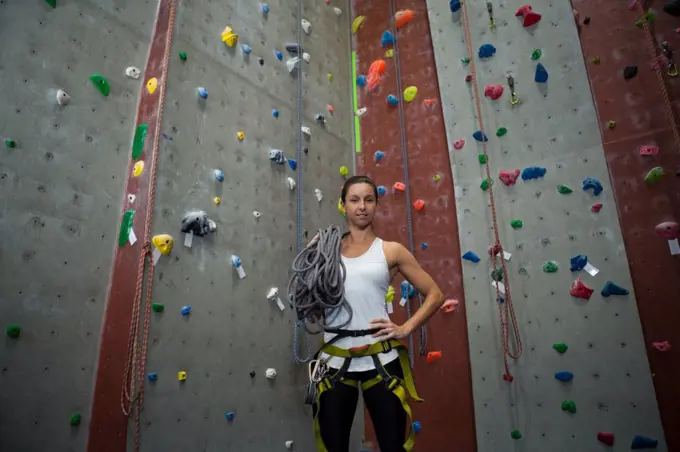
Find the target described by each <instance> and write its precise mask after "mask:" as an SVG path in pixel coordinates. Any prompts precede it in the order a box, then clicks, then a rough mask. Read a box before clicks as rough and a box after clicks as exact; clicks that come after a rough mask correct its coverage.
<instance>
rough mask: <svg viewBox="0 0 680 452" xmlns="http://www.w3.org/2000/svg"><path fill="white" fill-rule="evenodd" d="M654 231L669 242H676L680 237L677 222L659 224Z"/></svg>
mask: <svg viewBox="0 0 680 452" xmlns="http://www.w3.org/2000/svg"><path fill="white" fill-rule="evenodd" d="M654 231H656V233H657V234H658V235H660V236H661V237H663V238H665V239H668V240H674V239H677V238H678V237H679V236H680V227H678V223H676V222H675V221H664V222H663V223H659V224H657V225H656V227H655V228H654Z"/></svg>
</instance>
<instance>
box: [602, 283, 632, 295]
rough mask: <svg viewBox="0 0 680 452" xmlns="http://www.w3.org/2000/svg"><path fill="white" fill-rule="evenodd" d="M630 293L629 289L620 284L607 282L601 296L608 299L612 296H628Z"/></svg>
mask: <svg viewBox="0 0 680 452" xmlns="http://www.w3.org/2000/svg"><path fill="white" fill-rule="evenodd" d="M629 293H630V292H628V289H625V288H623V287H621V286H619V285H618V284H614V283H613V282H611V281H607V282H606V283H604V288H602V291H601V292H600V295H602V296H603V297H608V296H610V295H628V294H629Z"/></svg>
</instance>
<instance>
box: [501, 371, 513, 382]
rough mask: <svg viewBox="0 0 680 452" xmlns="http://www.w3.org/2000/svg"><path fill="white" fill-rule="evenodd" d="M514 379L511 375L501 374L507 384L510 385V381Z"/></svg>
mask: <svg viewBox="0 0 680 452" xmlns="http://www.w3.org/2000/svg"><path fill="white" fill-rule="evenodd" d="M514 379H515V378H514V377H513V376H512V375H510V374H508V373H506V374H503V380H505V381H507V382H508V383H512V381H513V380H514Z"/></svg>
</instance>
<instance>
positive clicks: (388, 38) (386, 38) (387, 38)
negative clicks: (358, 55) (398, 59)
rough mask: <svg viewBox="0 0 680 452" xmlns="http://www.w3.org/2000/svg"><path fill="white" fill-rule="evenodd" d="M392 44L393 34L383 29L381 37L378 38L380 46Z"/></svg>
mask: <svg viewBox="0 0 680 452" xmlns="http://www.w3.org/2000/svg"><path fill="white" fill-rule="evenodd" d="M392 44H394V35H393V34H392V32H391V31H389V30H385V31H383V34H382V38H381V39H380V47H387V46H389V45H392Z"/></svg>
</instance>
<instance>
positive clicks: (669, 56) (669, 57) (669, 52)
mask: <svg viewBox="0 0 680 452" xmlns="http://www.w3.org/2000/svg"><path fill="white" fill-rule="evenodd" d="M661 52H663V56H664V57H666V74H668V75H670V76H671V77H675V76H677V75H678V67H677V66H676V65H675V61H674V60H673V49H671V46H670V44H668V41H664V42H662V43H661Z"/></svg>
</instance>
